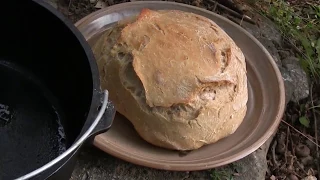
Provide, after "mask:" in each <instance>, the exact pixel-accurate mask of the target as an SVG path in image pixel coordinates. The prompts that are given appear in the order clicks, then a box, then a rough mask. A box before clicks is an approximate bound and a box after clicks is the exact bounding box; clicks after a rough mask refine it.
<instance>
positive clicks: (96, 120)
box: [15, 90, 109, 180]
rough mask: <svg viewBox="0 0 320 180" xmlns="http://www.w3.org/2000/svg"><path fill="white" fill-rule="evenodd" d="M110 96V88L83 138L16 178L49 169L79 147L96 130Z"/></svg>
mask: <svg viewBox="0 0 320 180" xmlns="http://www.w3.org/2000/svg"><path fill="white" fill-rule="evenodd" d="M108 97H109V92H108V90H105V91H104V98H103V104H102V107H101V109H100V111H99V113H98V116H97V117H96V119H95V120H94V121H93V123H92V124H91V126H90V127H89V129H88V130H87V131H86V132H85V133H84V134H83V136H81V138H79V139H78V140H77V141H76V142H75V143H73V145H72V146H71V147H70V148H69V149H67V150H66V151H65V152H64V153H62V154H61V155H60V156H58V157H56V158H55V159H53V160H52V161H50V162H49V163H47V164H45V165H44V166H42V167H41V168H39V169H36V170H34V171H32V172H30V173H29V174H26V175H24V176H21V177H19V178H17V179H15V180H25V179H30V178H32V177H34V176H36V175H38V174H40V173H42V172H43V171H45V170H47V169H48V168H50V167H52V166H53V165H55V164H56V163H58V162H59V161H61V160H62V159H63V158H65V157H66V156H68V155H69V154H70V153H72V152H73V151H74V150H75V149H76V148H77V147H79V146H80V145H81V144H82V143H83V142H84V141H85V140H86V139H87V137H88V136H89V135H90V134H91V132H92V131H93V130H94V128H95V127H96V126H97V124H98V123H99V122H100V119H101V118H102V116H103V114H104V113H105V111H106V109H107V105H108Z"/></svg>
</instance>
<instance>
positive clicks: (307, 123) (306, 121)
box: [299, 116, 310, 128]
mask: <svg viewBox="0 0 320 180" xmlns="http://www.w3.org/2000/svg"><path fill="white" fill-rule="evenodd" d="M299 122H300V123H301V124H302V125H303V126H305V127H307V128H308V127H309V126H310V121H309V119H308V118H307V117H306V116H301V117H300V118H299Z"/></svg>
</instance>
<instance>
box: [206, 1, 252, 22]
mask: <svg viewBox="0 0 320 180" xmlns="http://www.w3.org/2000/svg"><path fill="white" fill-rule="evenodd" d="M207 1H208V2H209V3H212V4H213V5H214V6H215V5H217V7H219V8H221V9H223V10H225V11H227V12H228V13H230V14H231V15H233V16H235V17H237V18H239V19H241V18H243V20H244V21H246V22H248V23H250V24H256V23H255V22H254V21H253V20H252V19H251V18H250V17H247V16H243V15H241V14H239V13H237V12H236V11H234V10H232V9H230V8H228V7H226V6H224V5H222V4H219V3H217V4H216V1H215V0H207Z"/></svg>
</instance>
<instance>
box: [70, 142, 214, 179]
mask: <svg viewBox="0 0 320 180" xmlns="http://www.w3.org/2000/svg"><path fill="white" fill-rule="evenodd" d="M105 179H106V180H171V179H177V180H180V179H181V180H191V179H197V180H207V179H210V171H197V172H173V171H162V170H156V169H150V168H146V167H141V166H137V165H134V164H131V163H127V162H125V161H122V160H120V159H117V158H115V157H112V156H110V155H108V154H106V153H104V152H102V151H100V150H98V149H96V148H94V147H86V148H84V149H83V150H82V152H81V153H80V155H79V157H78V160H77V164H76V168H75V170H74V172H73V174H72V177H71V179H70V180H105Z"/></svg>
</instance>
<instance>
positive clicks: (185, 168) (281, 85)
mask: <svg viewBox="0 0 320 180" xmlns="http://www.w3.org/2000/svg"><path fill="white" fill-rule="evenodd" d="M147 3H151V4H171V5H173V6H183V7H185V8H190V9H195V10H198V11H202V12H204V13H207V14H210V15H212V16H215V17H217V18H220V19H222V20H224V21H226V22H227V23H230V24H232V25H234V27H235V28H237V29H238V30H239V31H241V32H242V33H244V34H246V35H247V36H248V37H249V38H250V39H251V40H252V41H253V42H254V43H255V44H256V45H257V46H259V48H261V50H262V51H263V52H264V53H265V55H266V57H267V59H268V60H269V63H270V65H271V66H272V70H273V71H274V73H275V76H276V78H277V83H278V85H279V86H278V87H277V89H278V90H279V95H280V97H279V100H278V101H279V103H278V107H277V109H278V111H277V114H276V117H275V121H274V123H273V124H272V126H270V127H269V128H268V129H267V130H266V133H264V134H263V135H262V136H261V137H260V138H259V139H258V141H256V142H254V143H252V144H251V146H248V147H245V148H244V149H243V150H241V151H239V152H238V153H235V154H233V155H232V156H229V157H227V158H223V159H221V160H220V161H219V163H211V164H210V163H208V162H207V163H197V164H190V165H189V164H184V166H180V165H178V164H176V165H169V164H164V163H157V162H156V161H153V162H150V161H147V160H145V159H142V158H140V159H139V158H138V157H136V156H135V157H133V156H130V154H128V153H125V152H124V151H122V152H119V150H117V148H116V147H115V149H116V150H115V149H113V150H112V148H107V147H105V146H104V143H103V142H102V141H101V140H100V139H102V138H99V137H101V136H103V134H100V135H97V136H96V137H95V138H94V141H93V145H94V146H96V147H97V148H99V149H101V150H102V151H104V152H106V153H108V154H110V155H112V156H114V157H117V158H119V159H122V160H124V161H127V162H130V163H133V164H136V165H140V166H145V167H150V168H154V169H160V170H169V171H198V170H206V169H211V168H216V167H220V166H223V165H226V164H229V163H232V162H235V161H237V160H240V159H242V158H244V157H246V156H248V155H249V154H251V153H253V152H254V151H256V150H257V149H258V148H259V147H261V146H262V145H263V144H264V143H265V142H266V141H267V140H268V139H269V138H270V137H271V136H272V135H273V134H274V133H275V132H276V129H277V127H278V126H279V124H280V122H281V119H282V116H283V114H284V111H285V106H286V105H285V86H284V81H283V78H282V75H281V72H280V69H279V68H278V66H277V64H276V62H275V61H274V60H273V58H272V56H271V54H270V53H269V51H268V50H267V49H266V48H265V47H264V46H263V45H262V43H260V42H259V41H258V40H257V39H256V38H255V37H254V36H253V35H252V34H250V33H249V32H248V31H246V30H245V29H243V28H242V27H241V26H239V25H238V24H236V23H234V22H232V21H231V20H229V19H227V18H226V17H224V16H221V15H219V14H217V13H214V12H211V11H208V10H206V9H203V8H199V7H196V6H192V5H187V4H183V3H177V2H168V1H134V2H125V3H120V4H116V5H112V6H109V7H106V8H103V9H100V10H98V11H95V12H93V13H91V14H89V15H87V16H85V17H83V18H82V19H80V20H79V21H77V22H76V23H75V26H76V27H79V26H80V25H81V24H83V23H85V22H86V21H88V20H90V19H95V20H96V19H97V16H99V15H100V14H101V13H104V12H105V11H109V10H111V9H117V8H120V7H122V6H129V5H143V4H147ZM85 38H86V39H87V37H85ZM120 151H121V150H120Z"/></svg>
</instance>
